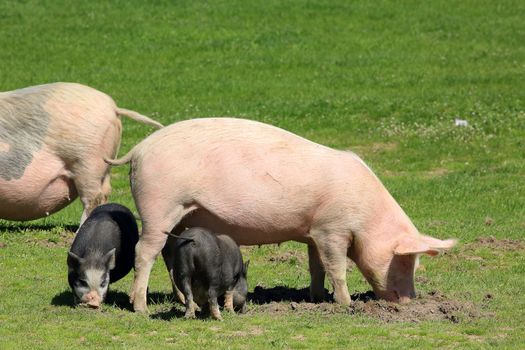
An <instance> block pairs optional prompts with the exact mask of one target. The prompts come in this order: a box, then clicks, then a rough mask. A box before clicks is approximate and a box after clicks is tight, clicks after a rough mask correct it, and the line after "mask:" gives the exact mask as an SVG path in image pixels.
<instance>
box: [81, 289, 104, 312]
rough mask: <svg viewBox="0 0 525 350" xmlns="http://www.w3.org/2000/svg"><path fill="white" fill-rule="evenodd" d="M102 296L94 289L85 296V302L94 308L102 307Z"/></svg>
mask: <svg viewBox="0 0 525 350" xmlns="http://www.w3.org/2000/svg"><path fill="white" fill-rule="evenodd" d="M100 301H101V300H100V296H99V295H98V293H97V292H96V291H94V290H92V291H91V292H89V293H88V294H86V295H85V296H84V300H83V302H84V303H85V304H86V305H87V306H89V307H90V308H92V309H98V308H99V307H100Z"/></svg>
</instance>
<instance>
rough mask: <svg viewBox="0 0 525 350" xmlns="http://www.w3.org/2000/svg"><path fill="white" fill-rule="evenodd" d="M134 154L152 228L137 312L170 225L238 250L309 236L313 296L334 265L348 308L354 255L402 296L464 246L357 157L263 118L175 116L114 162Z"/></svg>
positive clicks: (145, 236) (377, 283) (384, 292)
mask: <svg viewBox="0 0 525 350" xmlns="http://www.w3.org/2000/svg"><path fill="white" fill-rule="evenodd" d="M129 161H131V162H132V166H131V186H132V192H133V196H134V199H135V203H136V205H137V208H138V210H139V212H140V216H141V218H142V223H143V229H142V235H141V237H140V239H139V243H138V244H137V247H136V258H135V270H136V272H135V280H134V285H133V290H132V294H131V299H132V300H133V306H134V309H135V310H137V311H146V288H147V283H148V279H149V274H150V271H151V268H152V265H153V262H154V259H155V257H156V256H157V254H158V253H159V252H160V251H161V250H162V247H163V246H164V243H165V242H166V238H167V237H166V235H165V234H164V233H163V232H164V231H168V232H169V231H171V230H172V229H174V230H175V231H177V230H181V229H183V228H184V227H193V226H200V227H205V228H210V229H213V231H215V232H218V233H227V234H228V235H229V236H230V237H232V238H233V239H234V240H235V241H236V242H237V243H238V244H241V245H242V244H244V245H255V244H267V243H279V242H283V241H288V240H294V241H298V242H304V243H306V244H308V253H309V254H308V255H309V265H310V275H311V284H310V294H311V297H312V299H313V300H322V298H323V296H324V288H323V282H324V277H325V271H326V273H327V274H328V278H329V280H330V282H331V284H332V286H333V288H334V298H335V301H336V302H338V303H342V304H349V303H350V301H351V300H350V295H349V293H348V288H347V285H346V258H347V257H350V258H351V259H352V260H354V262H355V263H356V265H357V266H358V268H359V269H360V270H361V272H362V273H363V274H364V276H365V277H366V279H367V280H368V282H369V283H370V284H371V285H372V287H373V289H374V291H375V293H376V295H377V296H379V297H381V298H384V299H387V300H391V301H399V302H405V301H408V300H409V298H411V297H414V295H415V289H414V270H415V265H416V260H417V256H418V254H422V253H426V254H429V255H436V254H438V252H439V251H440V250H442V249H447V248H450V247H452V246H453V245H454V244H455V241H454V240H445V241H443V240H439V239H435V238H432V237H428V236H424V235H421V234H419V232H418V231H417V229H416V228H415V227H414V225H413V224H412V222H411V221H410V219H409V218H408V217H407V215H406V214H405V213H404V212H403V210H402V209H401V207H400V206H399V205H398V204H397V202H396V201H395V200H394V198H392V196H391V195H390V194H389V193H388V191H387V190H386V189H385V187H384V186H383V185H382V183H381V182H380V181H379V179H378V178H377V177H376V176H375V175H374V173H373V172H372V171H371V170H370V169H369V168H368V167H367V166H366V165H365V163H364V162H363V161H362V160H361V159H360V158H359V157H357V156H356V155H355V154H354V153H351V152H343V151H337V150H333V149H331V148H328V147H325V146H322V145H319V144H316V143H313V142H311V141H308V140H306V139H304V138H301V137H299V136H297V135H294V134H292V133H289V132H287V131H284V130H282V129H279V128H276V127H273V126H270V125H266V124H262V123H259V122H255V121H249V120H243V119H233V118H210V119H194V120H187V121H182V122H179V123H175V124H172V125H170V126H168V127H166V128H163V129H161V130H158V131H156V132H155V133H153V134H152V135H150V136H149V137H147V138H146V139H144V140H143V141H142V142H141V143H139V144H138V145H136V146H135V147H134V148H133V149H132V150H131V151H130V152H129V153H128V154H127V155H125V156H124V157H123V158H122V159H120V160H115V161H109V162H110V163H112V164H115V165H117V164H124V163H126V162H129ZM190 213H191V215H188V214H190Z"/></svg>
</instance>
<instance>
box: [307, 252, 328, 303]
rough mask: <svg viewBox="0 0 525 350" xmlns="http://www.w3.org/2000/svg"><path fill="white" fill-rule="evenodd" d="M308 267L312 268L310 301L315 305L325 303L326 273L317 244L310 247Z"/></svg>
mask: <svg viewBox="0 0 525 350" xmlns="http://www.w3.org/2000/svg"><path fill="white" fill-rule="evenodd" d="M308 266H309V268H310V300H311V301H312V302H314V303H319V302H322V301H324V297H325V295H324V278H325V271H324V267H323V264H322V262H321V258H320V257H319V252H318V251H317V247H316V246H315V244H309V245H308Z"/></svg>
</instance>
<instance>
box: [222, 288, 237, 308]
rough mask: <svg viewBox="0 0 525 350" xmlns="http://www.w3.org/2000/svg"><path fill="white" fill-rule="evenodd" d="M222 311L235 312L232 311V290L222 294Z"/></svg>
mask: <svg viewBox="0 0 525 350" xmlns="http://www.w3.org/2000/svg"><path fill="white" fill-rule="evenodd" d="M224 309H225V310H227V311H229V312H232V313H233V312H235V311H234V309H233V290H228V291H226V293H225V294H224Z"/></svg>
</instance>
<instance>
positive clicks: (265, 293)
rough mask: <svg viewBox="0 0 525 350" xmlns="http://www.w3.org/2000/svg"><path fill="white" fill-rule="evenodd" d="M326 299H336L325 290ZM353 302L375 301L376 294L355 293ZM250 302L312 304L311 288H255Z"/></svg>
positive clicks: (329, 300)
mask: <svg viewBox="0 0 525 350" xmlns="http://www.w3.org/2000/svg"><path fill="white" fill-rule="evenodd" d="M324 293H325V297H324V301H323V302H333V301H334V297H333V294H332V293H329V292H328V290H327V289H325V290H324ZM351 298H352V300H360V301H364V302H366V301H369V300H375V295H374V292H372V291H368V292H365V293H355V294H352V296H351ZM248 301H250V302H251V303H253V304H257V305H262V304H268V303H271V302H281V301H289V302H296V303H301V302H310V290H309V288H302V289H296V288H290V287H286V286H277V287H273V288H263V287H260V286H257V287H255V289H254V290H253V293H248Z"/></svg>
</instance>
